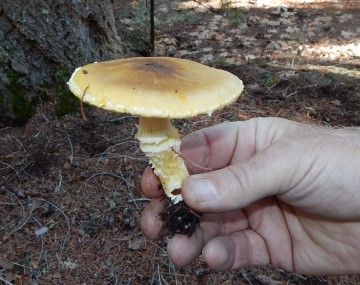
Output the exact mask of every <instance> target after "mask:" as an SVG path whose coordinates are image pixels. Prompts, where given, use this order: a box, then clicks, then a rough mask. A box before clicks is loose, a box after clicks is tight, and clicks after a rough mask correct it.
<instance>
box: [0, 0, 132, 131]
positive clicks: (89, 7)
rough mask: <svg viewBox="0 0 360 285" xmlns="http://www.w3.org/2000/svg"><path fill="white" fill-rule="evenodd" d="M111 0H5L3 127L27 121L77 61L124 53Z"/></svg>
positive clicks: (1, 17) (0, 38) (0, 63)
mask: <svg viewBox="0 0 360 285" xmlns="http://www.w3.org/2000/svg"><path fill="white" fill-rule="evenodd" d="M113 11H114V9H113V3H112V1H111V0H101V1H96V0H15V1H14V0H1V1H0V127H1V126H2V127H4V126H8V125H9V124H13V123H22V122H24V121H26V119H27V118H28V117H30V116H31V113H32V111H33V109H34V105H35V104H36V102H38V101H39V100H42V98H43V97H45V96H49V95H50V96H51V94H50V93H49V92H48V90H49V88H50V87H53V88H54V87H55V88H56V86H59V85H60V84H61V85H62V87H63V88H65V82H66V81H67V80H68V76H70V74H71V72H72V71H73V70H74V68H75V67H78V66H81V65H84V64H86V63H91V62H95V61H103V60H111V59H115V58H120V57H124V56H125V55H126V52H124V50H123V41H122V39H121V38H120V36H119V32H118V30H117V25H116V21H115V16H114V12H113Z"/></svg>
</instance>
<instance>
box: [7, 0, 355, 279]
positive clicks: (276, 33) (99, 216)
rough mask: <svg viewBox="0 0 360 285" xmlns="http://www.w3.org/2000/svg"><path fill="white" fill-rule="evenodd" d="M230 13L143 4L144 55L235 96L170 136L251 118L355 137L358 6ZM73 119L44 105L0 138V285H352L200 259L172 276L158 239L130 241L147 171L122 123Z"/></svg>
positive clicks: (104, 116)
mask: <svg viewBox="0 0 360 285" xmlns="http://www.w3.org/2000/svg"><path fill="white" fill-rule="evenodd" d="M133 2H134V3H133V5H134V7H135V6H136V5H137V3H136V1H133ZM159 2H161V1H159ZM233 2H234V3H232V4H231V3H230V2H225V1H215V0H212V1H196V2H195V1H194V2H192V1H185V2H180V1H163V2H161V3H157V5H156V19H157V22H156V23H157V29H156V47H155V53H156V55H158V56H174V57H180V58H187V59H192V60H196V61H199V62H202V63H205V64H207V65H211V66H214V67H217V68H222V69H225V70H228V71H230V72H232V73H233V74H235V75H237V76H238V77H239V78H241V79H242V80H243V82H244V85H245V90H244V92H243V95H242V96H241V98H240V99H239V100H238V101H237V102H235V103H234V104H232V105H231V106H229V107H226V108H225V109H223V110H221V111H218V112H215V113H214V114H213V115H212V116H211V117H209V116H207V115H206V116H205V115H204V116H198V117H195V118H192V119H189V120H175V125H176V126H177V127H178V129H179V130H180V132H181V134H182V135H186V134H188V133H189V132H192V131H194V130H196V129H199V128H203V127H206V126H210V125H214V124H218V123H222V122H226V121H235V120H246V119H250V118H253V117H259V116H276V117H282V118H287V119H291V120H295V121H299V122H306V123H311V124H323V125H329V126H335V127H343V126H360V17H359V15H360V7H359V6H360V4H356V3H359V2H358V1H356V0H354V1H325V0H324V1H316V0H313V1H294V0H293V1H290V0H289V1H285V0H283V1H280V0H278V1H270V0H269V1H267V0H261V1H260V0H253V1H245V0H242V1H233ZM299 3H301V4H299ZM128 24H129V26H131V19H128ZM85 112H86V115H87V117H88V119H89V120H88V121H84V120H82V118H81V116H80V114H79V113H77V114H70V115H66V116H64V117H61V118H56V117H55V116H54V102H52V101H49V102H46V103H44V104H43V105H41V106H39V107H38V110H37V112H36V115H35V116H34V117H33V118H32V119H31V120H30V121H29V122H28V123H27V124H26V125H24V126H22V127H15V128H10V127H9V128H3V129H0V284H65V285H66V284H83V285H85V284H248V285H249V284H262V285H265V284H266V285H270V284H271V285H272V284H283V285H285V284H360V278H359V277H356V276H337V277H322V276H303V275H298V274H290V273H287V272H285V271H283V270H281V269H276V268H272V267H270V266H256V267H250V268H244V269H241V270H237V271H234V272H224V273H217V272H212V271H211V270H209V268H208V267H207V266H206V265H205V264H204V262H203V261H202V260H201V258H199V259H198V260H197V261H195V262H194V263H193V264H192V265H191V266H187V267H185V268H182V269H179V268H176V267H175V266H174V265H173V264H172V263H171V262H170V261H169V259H168V256H167V252H166V244H167V240H166V239H162V240H159V241H150V240H148V239H147V238H146V237H144V236H143V235H142V233H141V231H140V229H139V217H140V215H141V211H142V209H143V207H144V205H146V203H148V200H147V199H145V198H144V197H143V196H142V194H141V192H140V190H139V180H140V177H141V174H142V171H143V169H144V168H145V166H146V165H147V160H146V158H145V157H144V155H143V154H142V153H141V152H140V151H139V146H138V142H137V141H136V140H135V139H134V134H135V132H136V129H135V125H136V123H137V120H136V118H135V117H133V116H129V115H120V114H115V113H111V112H108V111H102V110H99V109H96V108H94V107H86V108H85Z"/></svg>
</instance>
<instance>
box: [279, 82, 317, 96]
mask: <svg viewBox="0 0 360 285" xmlns="http://www.w3.org/2000/svg"><path fill="white" fill-rule="evenodd" d="M316 86H318V84H311V85H307V86H303V87H301V88H299V89H297V90H296V91H294V92H292V93H290V94H289V95H285V97H286V98H290V97H291V96H293V95H295V94H297V93H298V92H299V91H300V90H302V89H305V88H310V87H316Z"/></svg>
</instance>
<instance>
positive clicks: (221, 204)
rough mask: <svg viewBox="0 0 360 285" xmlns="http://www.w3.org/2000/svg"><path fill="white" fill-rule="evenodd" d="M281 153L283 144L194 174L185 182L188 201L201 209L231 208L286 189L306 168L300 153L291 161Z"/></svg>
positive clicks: (297, 180) (239, 206) (299, 178)
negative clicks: (301, 167) (301, 166)
mask: <svg viewBox="0 0 360 285" xmlns="http://www.w3.org/2000/svg"><path fill="white" fill-rule="evenodd" d="M279 152H280V153H279ZM281 153H282V154H284V153H283V152H281V149H279V148H278V151H275V152H274V151H271V152H269V151H264V152H261V153H257V154H256V155H254V156H253V157H252V158H250V159H248V160H246V161H243V162H240V163H238V164H234V165H229V166H227V167H225V168H223V169H220V170H215V171H211V172H207V173H203V174H197V175H192V176H190V177H189V178H188V179H186V180H185V181H184V183H183V185H182V195H183V197H184V200H185V202H186V204H187V205H188V206H189V207H191V208H193V209H194V210H198V211H200V212H227V211H233V210H236V209H241V208H244V207H246V206H248V205H250V204H252V203H254V202H255V201H257V200H260V199H262V198H264V197H268V196H273V195H279V194H283V193H285V192H286V191H288V190H290V189H291V188H292V187H294V186H295V185H296V184H297V183H298V182H299V181H301V179H302V178H303V176H304V175H305V173H306V171H299V167H295V165H296V157H292V158H291V161H290V160H289V159H286V158H282V156H281V155H280V154H281ZM283 156H284V155H283Z"/></svg>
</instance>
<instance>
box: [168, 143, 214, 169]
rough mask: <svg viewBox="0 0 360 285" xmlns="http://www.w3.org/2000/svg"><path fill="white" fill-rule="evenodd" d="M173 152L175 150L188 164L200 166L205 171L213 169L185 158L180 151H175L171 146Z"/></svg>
mask: <svg viewBox="0 0 360 285" xmlns="http://www.w3.org/2000/svg"><path fill="white" fill-rule="evenodd" d="M171 149H172V151H173V152H175V153H176V154H177V155H178V156H180V157H181V158H182V159H184V160H186V161H187V162H189V163H190V164H192V165H193V166H195V167H197V168H200V169H202V170H205V171H213V170H214V169H212V168H208V167H204V166H201V165H200V164H197V163H196V162H194V161H192V160H190V159H188V158H186V157H185V156H183V155H182V154H181V153H180V152H178V151H176V150H175V149H174V148H171Z"/></svg>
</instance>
